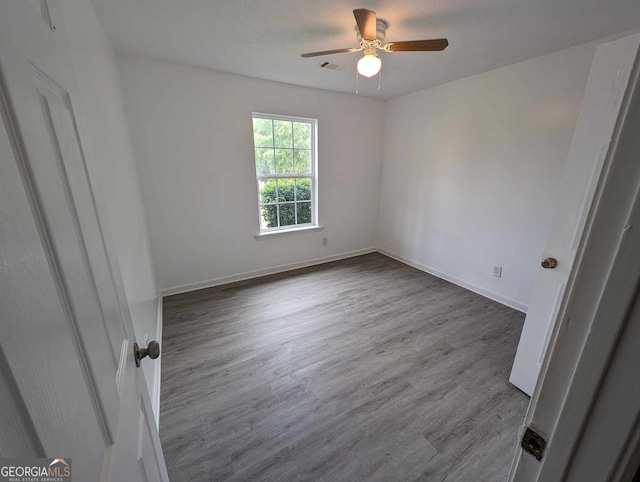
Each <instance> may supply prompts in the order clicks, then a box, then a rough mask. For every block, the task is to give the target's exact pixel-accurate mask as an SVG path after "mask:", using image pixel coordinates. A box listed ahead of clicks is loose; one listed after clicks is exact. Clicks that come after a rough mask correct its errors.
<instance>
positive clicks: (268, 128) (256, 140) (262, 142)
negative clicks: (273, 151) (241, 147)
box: [253, 119, 273, 147]
mask: <svg viewBox="0 0 640 482" xmlns="http://www.w3.org/2000/svg"><path fill="white" fill-rule="evenodd" d="M253 146H254V147H273V125H272V121H271V119H253Z"/></svg>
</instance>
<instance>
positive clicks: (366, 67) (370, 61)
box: [358, 52, 382, 77]
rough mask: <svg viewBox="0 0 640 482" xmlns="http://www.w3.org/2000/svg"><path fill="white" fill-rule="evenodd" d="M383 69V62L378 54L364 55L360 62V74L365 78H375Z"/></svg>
mask: <svg viewBox="0 0 640 482" xmlns="http://www.w3.org/2000/svg"><path fill="white" fill-rule="evenodd" d="M381 68H382V60H380V57H379V56H378V54H377V53H375V52H374V53H368V54H364V55H363V56H362V58H361V59H360V60H358V72H359V73H360V75H364V76H365V77H373V76H374V75H376V74H377V73H378V72H380V69H381Z"/></svg>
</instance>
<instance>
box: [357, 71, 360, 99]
mask: <svg viewBox="0 0 640 482" xmlns="http://www.w3.org/2000/svg"><path fill="white" fill-rule="evenodd" d="M359 78H360V76H359V75H358V69H356V95H358V79H359Z"/></svg>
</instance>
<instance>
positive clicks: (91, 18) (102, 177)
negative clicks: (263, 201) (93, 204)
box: [60, 0, 159, 400]
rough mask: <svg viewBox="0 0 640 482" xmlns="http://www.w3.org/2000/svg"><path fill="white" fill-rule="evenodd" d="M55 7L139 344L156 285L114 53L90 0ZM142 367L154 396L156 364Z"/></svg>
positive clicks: (153, 311) (151, 318)
mask: <svg viewBox="0 0 640 482" xmlns="http://www.w3.org/2000/svg"><path fill="white" fill-rule="evenodd" d="M60 10H61V13H62V16H63V22H64V27H65V30H66V32H67V37H68V40H69V47H70V51H71V56H72V61H73V66H74V70H75V73H76V77H77V80H78V89H79V93H80V99H79V100H80V102H81V109H80V110H79V115H82V116H83V118H84V119H83V120H84V122H82V123H81V124H80V127H81V132H80V135H81V136H82V137H83V145H84V146H85V148H86V150H87V153H86V154H87V156H86V157H87V164H88V166H87V167H88V169H89V174H90V177H91V182H92V184H93V186H94V190H97V191H98V192H99V195H100V197H101V198H102V201H103V202H104V205H105V211H106V219H101V222H102V223H105V224H107V225H108V226H110V228H111V229H110V230H109V231H110V233H111V237H112V240H113V243H112V244H113V247H114V248H115V251H116V253H115V254H116V257H117V261H118V265H119V269H120V272H121V274H122V279H123V283H124V290H125V293H126V297H127V301H128V305H129V311H130V312H131V318H132V321H133V326H134V330H135V334H136V338H137V341H138V343H139V344H142V343H144V337H145V335H146V334H148V335H149V337H150V339H154V338H155V337H156V334H157V329H158V327H157V321H158V318H157V316H158V314H157V311H158V305H157V303H158V290H157V287H156V284H155V276H154V270H153V264H152V259H151V249H150V246H149V235H148V232H147V224H146V220H145V213H144V208H143V205H142V198H141V195H140V187H139V182H138V175H137V171H136V167H135V164H134V162H133V154H132V150H131V143H130V140H129V133H128V130H127V122H126V118H125V115H124V111H123V105H122V96H121V93H120V81H119V78H118V73H117V70H116V64H115V56H114V53H113V51H112V50H111V47H110V45H109V43H108V40H107V38H106V35H105V33H104V31H103V29H102V25H101V24H100V21H99V20H98V17H97V15H96V13H95V11H94V9H93V7H92V5H91V3H90V2H87V1H83V0H64V1H62V2H60ZM143 367H144V371H145V378H146V381H147V385H148V387H149V390H150V392H151V395H152V400H154V399H155V398H156V397H154V393H153V390H154V382H155V381H156V380H157V375H158V374H159V363H144V364H143ZM156 390H157V385H156ZM156 395H157V393H156Z"/></svg>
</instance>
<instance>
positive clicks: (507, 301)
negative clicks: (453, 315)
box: [376, 247, 529, 313]
mask: <svg viewBox="0 0 640 482" xmlns="http://www.w3.org/2000/svg"><path fill="white" fill-rule="evenodd" d="M376 251H378V252H379V253H381V254H384V255H385V256H389V257H390V258H393V259H395V260H396V261H400V262H401V263H404V264H407V265H409V266H412V267H414V268H416V269H419V270H420V271H424V272H425V273H429V274H432V275H433V276H437V277H438V278H442V279H443V280H446V281H449V282H450V283H453V284H455V285H458V286H461V287H463V288H465V289H468V290H469V291H473V292H474V293H477V294H479V295H482V296H484V297H485V298H489V299H490V300H493V301H497V302H498V303H501V304H503V305H506V306H508V307H509V308H513V309H514V310H518V311H521V312H522V313H526V312H527V309H528V308H529V307H528V306H527V305H525V304H523V303H520V302H519V301H516V300H513V299H511V298H508V297H506V296H502V295H499V294H497V293H494V292H492V291H489V290H486V289H484V288H481V287H480V286H477V285H474V284H473V283H469V282H467V281H464V280H462V279H460V278H456V277H455V276H451V275H448V274H446V273H443V272H442V271H438V270H437V269H435V268H432V267H431V266H427V265H424V264H422V263H419V262H417V261H414V260H413V259H410V258H407V257H405V256H402V255H401V254H397V253H394V252H392V251H389V250H388V249H385V248H380V247H378V248H377V249H376Z"/></svg>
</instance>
